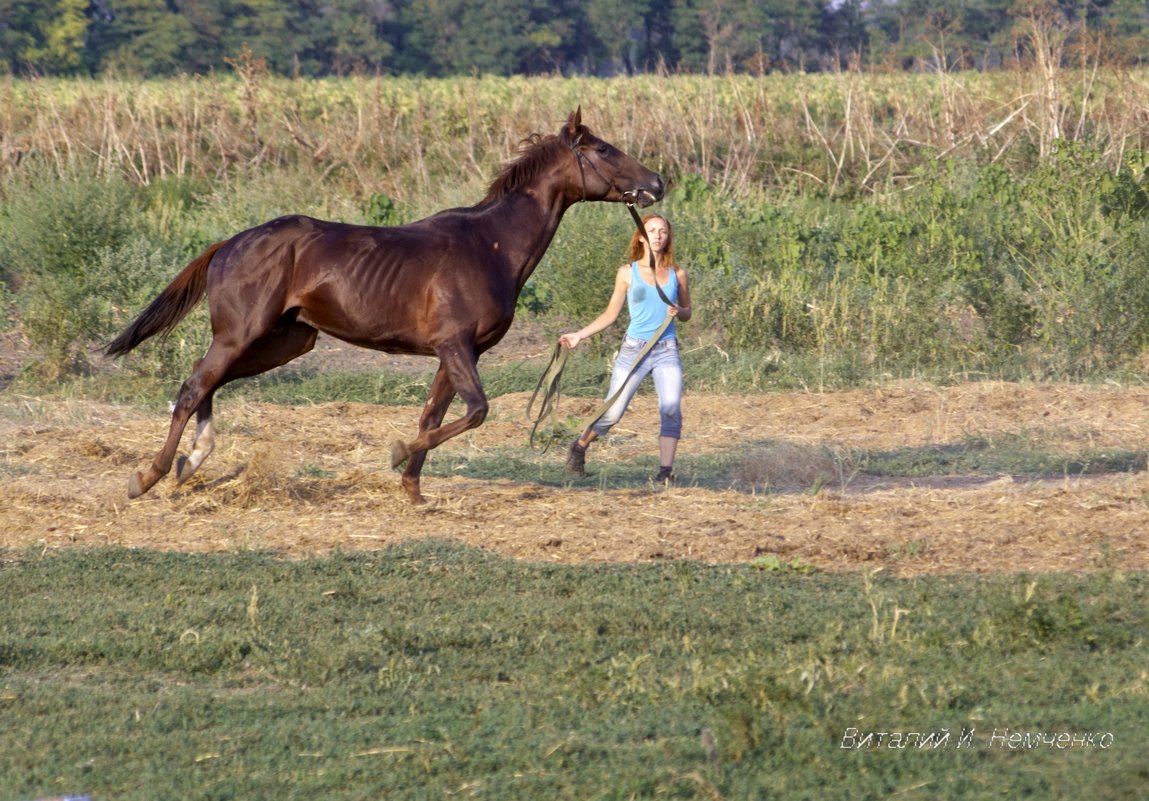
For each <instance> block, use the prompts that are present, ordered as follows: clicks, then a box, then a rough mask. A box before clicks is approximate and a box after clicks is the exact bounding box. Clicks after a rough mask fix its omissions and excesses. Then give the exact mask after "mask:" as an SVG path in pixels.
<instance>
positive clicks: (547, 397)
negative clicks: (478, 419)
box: [527, 165, 674, 453]
mask: <svg viewBox="0 0 1149 801" xmlns="http://www.w3.org/2000/svg"><path fill="white" fill-rule="evenodd" d="M580 166H581V165H580ZM591 166H592V167H593V166H594V165H591ZM626 208H627V210H628V211H629V212H630V216H631V219H633V220H634V224H635V226H636V227H637V228H638V231H639V233H640V234H642V238H643V240H644V241H645V242H646V252H647V254H648V256H649V257H650V272H651V274H652V275H653V276H654V288H655V289H656V290H657V291H658V297H659V298H661V299H662V302H663V303H665V304H666V305H667V306H673V305H674V304H673V303H672V302H671V300H670V298H668V297H667V296H666V293H665V292H663V291H662V287H661V286H660V285H659V283H658V273H657V271H656V269H655V263H654V250H652V249H651V247H650V238H649V237H648V236H647V235H646V229H645V228H644V227H643V226H642V218H641V217H639V216H638V212H637V211H635V209H634V204H632V203H627V204H626ZM673 319H674V318H673V317H671V316H670V315H669V314H668V315H666V319H665V320H663V321H662V325H660V326H659V327H658V330H657V331H655V332H654V334H653V335H652V336H651V337H650V339H648V340H647V341H646V344H645V345H643V347H642V350H640V351H639V352H638V357H637V358H636V359H635V360H634V364H632V365H631V367H630V372H628V373H627V374H626V378H624V379H623V380H622V382H621V383H620V384H619V385H618V389H616V390H615V391H614V392H613V393H611V396H610V397H609V398H607V399H606V400H605V401H603V403H602V405H601V406H599V407H598V409H597V410H596V411H595V413H594V417H592V418H591V419H590V420H588V421H587V423H586V424H585V425H584V426H582V427H581V428H580V429H579V433H580V434H581V433H582V432H583V431H586V430H587V429H588V428H590V427H591V426H593V425H594V424H595V423H597V422H598V421H599V420H600V419H601V418H602V416H603V415H604V414H606V413H607V410H608V409H610V407H611V406H613V405H614V402H615V401H616V400H618V396H619V395H621V394H622V391H623V389H624V388H625V387H626V382H627V381H629V380H630V377H631V376H632V375H633V374H634V371H635V370H637V369H638V365H639V364H640V363H641V362H642V360H643V359H645V358H646V354H648V353H650V350H651V348H653V347H654V346H655V344H656V343H657V342H658V340H659V339H661V337H662V335H663V334H664V333H666V329H667V328H668V327H669V326H670V323H671V321H672V320H673ZM569 356H570V351H569V350H568V349H567V348H564V347H563V346H562V343H557V342H556V343H555V348H554V351H553V352H552V353H551V360H550V363H549V364H548V365H547V369H546V370H544V371H543V374H542V376H541V377H540V378H539V381H538V383H537V384H535V391H534V392H533V393H531V399H530V400H529V401H528V402H527V418H528V419H530V420H532V424H531V436H530V444H531V448H535V433H536V432H537V431H538V428H539V423H541V422H542V420H543V418H544V417H546V416H547V415H550V417H551V436H550V437H548V438H547V441H546V443H545V444H544V445H543V447H542V450H541V453H546V452H547V449H548V448H550V446H551V443H552V442H554V440H555V436H554V432H555V431H556V430H557V429H558V425H557V423H556V419H557V417H558V414H557V410H558V401H559V379H561V378H562V374H563V370H564V369H565V368H566V364H567V358H568V357H569ZM540 390H542V392H543V399H542V403H541V404H540V405H539V413H538V416H537V417H533V418H532V417H531V409H532V408H533V407H534V405H535V399H536V398H537V397H538V395H539V391H540Z"/></svg>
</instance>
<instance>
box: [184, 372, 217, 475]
mask: <svg viewBox="0 0 1149 801" xmlns="http://www.w3.org/2000/svg"><path fill="white" fill-rule="evenodd" d="M214 399H215V390H212V391H211V392H209V393H208V394H207V397H205V398H204V399H203V401H202V402H201V403H200V405H199V408H198V409H196V411H195V417H196V427H195V436H194V437H193V438H192V450H191V453H190V454H188V455H187V456H180V457H178V458H177V459H176V483H177V484H182V483H184V482H185V481H187V480H188V479H189V478H191V477H192V475H194V474H195V471H196V470H198V469H199V466H200V465H201V464H203V463H204V460H205V459H207V457H209V456H211V452H212V451H213V450H215V426H214V425H213V424H212V401H213V400H214Z"/></svg>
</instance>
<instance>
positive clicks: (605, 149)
mask: <svg viewBox="0 0 1149 801" xmlns="http://www.w3.org/2000/svg"><path fill="white" fill-rule="evenodd" d="M595 150H596V151H597V152H598V154H599V155H600V156H605V155H607V154H609V153H610V145H608V144H607V143H606V142H599V144H598V147H596V148H595Z"/></svg>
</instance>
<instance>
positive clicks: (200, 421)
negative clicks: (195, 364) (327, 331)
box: [176, 318, 319, 484]
mask: <svg viewBox="0 0 1149 801" xmlns="http://www.w3.org/2000/svg"><path fill="white" fill-rule="evenodd" d="M318 333H319V332H318V331H316V330H315V329H314V328H312V327H311V326H309V325H306V324H304V323H299V322H293V321H292V320H291V319H290V318H285V319H283V320H281V321H280V322H279V323H278V324H276V326H275V327H274V328H273V329H271V331H270V332H269V333H267V334H264V335H263V336H262V337H260V338H259V339H257V340H256V341H255V342H253V343H251V345H249V346H248V348H247V350H245V351H244V352H243V354H242V355H241V356H240V357H239V358H237V359H236V360H235V361H234V362H232V364H231V366H230V367H229V368H228V370H227V373H226V374H225V375H224V377H223V379H222V380H221V381H220V382H219V384H217V385H216V388H215V389H213V390H212V391H211V392H209V393H208V394H207V395H206V396H205V397H204V399H203V401H201V402H200V405H199V407H198V408H197V409H196V431H195V437H194V438H193V439H192V451H191V453H190V454H188V455H187V456H181V457H179V458H178V459H177V460H176V483H178V484H182V483H184V482H185V481H187V480H188V479H189V478H191V477H192V476H193V475H194V474H195V471H196V470H198V469H199V466H200V465H201V464H203V463H204V460H205V459H207V457H208V456H210V455H211V452H212V450H213V449H214V448H215V426H214V425H213V422H212V417H213V414H212V412H213V408H212V407H213V403H212V402H213V400H214V398H215V393H216V391H217V390H218V389H219V388H220V387H222V386H223V385H224V384H226V383H228V382H229V381H234V380H236V379H237V378H248V377H250V376H253V375H259V374H260V373H265V372H267V371H268V370H271V369H273V368H275V367H279V366H280V365H283V364H287V363H288V362H289V361H291V360H292V359H294V358H296V357H298V356H302V355H303V354H304V353H307V352H308V351H309V350H311V349H312V348H313V347H314V346H315V339H316V337H317V336H318Z"/></svg>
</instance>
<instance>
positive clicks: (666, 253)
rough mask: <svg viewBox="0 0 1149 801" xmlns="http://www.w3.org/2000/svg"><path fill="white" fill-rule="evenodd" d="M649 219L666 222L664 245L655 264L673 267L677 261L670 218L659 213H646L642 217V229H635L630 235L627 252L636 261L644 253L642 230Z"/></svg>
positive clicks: (644, 242)
mask: <svg viewBox="0 0 1149 801" xmlns="http://www.w3.org/2000/svg"><path fill="white" fill-rule="evenodd" d="M651 220H662V221H663V222H664V223H666V247H665V248H663V250H662V255H661V256H660V257H659V259H658V264H657V265H656V266H658V267H662V266H665V267H667V268H674V267H677V266H678V262H677V261H675V259H674V229H673V228H672V227H671V225H670V220H668V219H666V218H665V217H663V216H662V215H661V214H648V215H646V216H645V217H643V218H642V231H639V230H637V229H635V232H634V233H633V234H632V235H631V237H630V247H629V248H627V254H628V255H629V256H630V260H631V261H638V260H639V259H641V258H642V257H643V256H645V255H646V249H645V247H644V245H645V244H646V239H645V237H643V232H645V231H646V224H647V223H648V222H650V221H651Z"/></svg>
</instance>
